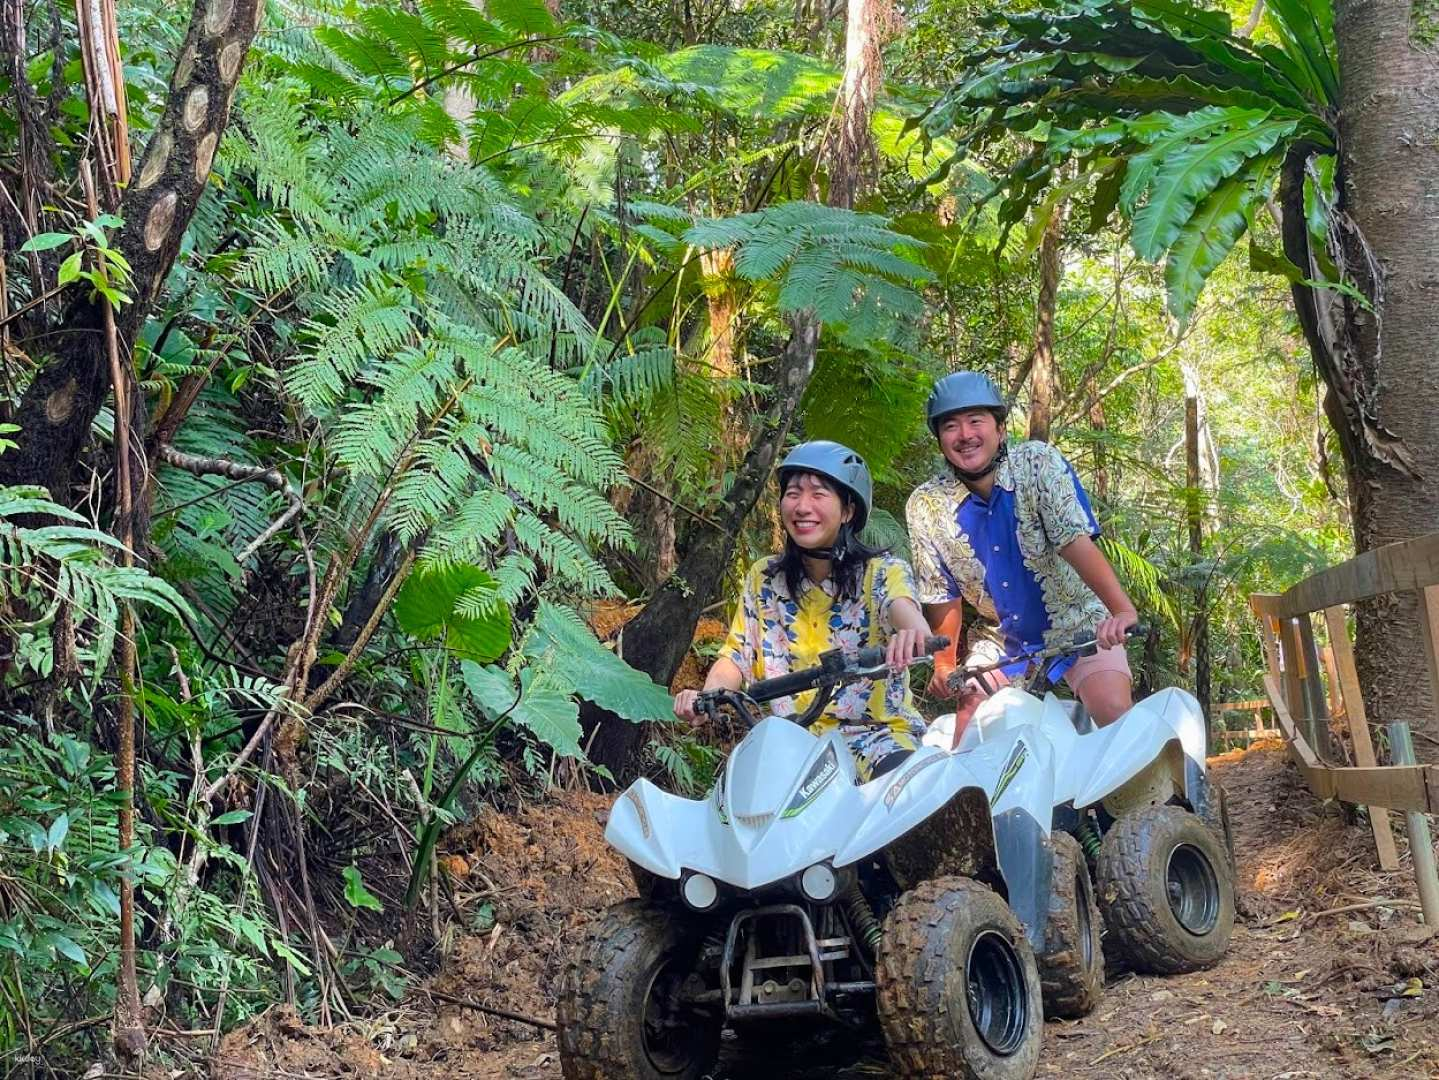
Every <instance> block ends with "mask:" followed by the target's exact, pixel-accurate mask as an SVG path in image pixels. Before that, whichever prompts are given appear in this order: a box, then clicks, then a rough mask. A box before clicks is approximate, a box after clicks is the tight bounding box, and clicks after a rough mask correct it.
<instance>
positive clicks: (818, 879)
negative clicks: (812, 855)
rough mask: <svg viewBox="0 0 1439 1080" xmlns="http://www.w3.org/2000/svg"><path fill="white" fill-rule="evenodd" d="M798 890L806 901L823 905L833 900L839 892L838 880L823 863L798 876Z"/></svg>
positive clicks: (816, 864)
mask: <svg viewBox="0 0 1439 1080" xmlns="http://www.w3.org/2000/svg"><path fill="white" fill-rule="evenodd" d="M799 889H800V892H802V893H804V895H805V897H806V898H807V899H810V900H813V901H814V902H815V903H816V904H823V903H826V902H828V901H830V900H833V899H834V894H835V893H836V892H838V891H839V879H838V878H837V877H835V874H834V871H833V870H831V869H830V868H829V867H828V866H827V865H825V864H824V863H815V864H814V865H813V866H811V867H810V868H809V869H807V870H806V871H805V872H804V873H803V874H801V875H800V876H799Z"/></svg>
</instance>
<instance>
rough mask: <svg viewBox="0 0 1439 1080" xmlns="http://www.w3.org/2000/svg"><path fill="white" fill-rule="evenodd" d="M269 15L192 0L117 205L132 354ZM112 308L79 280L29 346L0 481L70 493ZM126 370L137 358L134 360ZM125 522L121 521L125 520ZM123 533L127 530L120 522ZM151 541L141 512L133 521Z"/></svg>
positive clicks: (103, 364)
mask: <svg viewBox="0 0 1439 1080" xmlns="http://www.w3.org/2000/svg"><path fill="white" fill-rule="evenodd" d="M263 14H264V3H263V0H195V5H194V8H193V10H192V12H191V15H190V29H189V32H188V33H187V34H186V36H185V43H184V45H183V46H182V47H181V50H180V60H179V62H178V63H177V64H176V66H175V72H174V74H173V76H172V77H171V81H170V92H169V97H168V99H167V101H166V103H165V111H164V114H163V115H162V116H161V117H160V120H159V123H158V124H157V125H156V127H155V132H154V134H153V135H152V136H151V138H150V143H149V146H148V147H147V148H146V151H145V156H144V160H143V161H142V162H141V164H140V169H139V171H138V172H137V174H136V177H135V180H134V182H133V183H132V184H130V186H129V187H128V188H127V189H126V191H125V195H124V198H123V199H122V200H121V203H120V209H119V213H120V216H121V217H122V218H123V219H124V221H125V225H124V227H123V229H122V230H121V231H120V235H119V237H118V238H117V239H116V241H115V247H116V248H117V249H118V250H119V251H120V253H121V254H122V255H124V256H125V258H126V259H128V260H129V262H130V265H131V267H132V268H133V269H134V274H135V277H134V283H133V290H132V292H133V295H134V297H135V300H134V303H131V304H129V305H127V306H125V307H124V308H122V309H120V310H119V311H118V312H116V330H117V331H118V337H119V346H120V354H121V355H122V356H124V357H129V356H130V355H131V354H132V352H133V349H134V345H135V339H136V337H137V335H138V334H139V332H140V328H141V326H142V325H143V324H144V321H145V319H146V317H147V316H148V315H149V312H150V309H151V307H152V306H153V305H154V302H155V299H156V297H157V296H158V295H159V292H160V289H161V287H162V286H163V285H164V283H165V278H166V277H167V276H168V275H169V273H170V267H171V266H172V265H173V264H174V262H175V256H176V255H177V254H178V253H179V250H180V239H181V237H182V236H183V235H184V233H185V229H186V227H187V226H188V225H189V224H190V218H191V216H193V214H194V212H195V207H196V206H197V205H199V202H200V195H201V193H202V192H203V191H204V188H205V183H206V181H207V180H208V179H209V176H210V166H211V164H212V163H213V161H214V158H215V148H216V147H217V146H218V145H219V142H220V137H221V135H223V134H224V131H225V126H226V124H227V123H228V122H229V118H230V101H231V98H232V97H233V95H234V92H235V84H236V82H237V81H238V80H239V77H240V68H241V66H242V64H243V63H244V59H245V54H246V52H247V51H248V50H249V47H250V42H251V41H252V40H253V39H254V37H255V32H256V30H257V29H258V27H259V24H260V20H261V18H262V17H263ZM104 325H105V323H104V316H103V313H102V312H101V309H100V307H99V306H98V305H97V304H95V303H93V302H91V301H90V299H89V298H88V295H87V290H86V289H85V288H83V287H76V288H73V289H72V290H71V300H70V301H69V303H68V304H67V305H66V306H65V308H64V311H63V314H62V316H61V318H60V324H59V325H58V326H56V327H54V328H53V329H52V330H51V331H50V332H49V333H47V334H44V335H43V336H41V337H40V338H38V339H37V340H36V341H35V342H34V343H32V344H30V345H29V348H28V351H29V352H30V354H31V355H32V356H36V357H37V358H38V356H39V355H40V354H41V351H42V350H46V351H48V352H49V355H50V360H49V362H48V363H47V364H46V365H45V367H44V369H43V370H42V371H41V372H40V374H39V375H37V376H36V377H35V380H34V382H32V383H31V384H30V386H29V388H28V389H27V390H26V392H25V396H24V397H23V398H22V399H21V402H20V408H19V411H18V414H17V415H16V418H15V420H16V423H18V424H19V425H20V429H21V430H20V432H19V433H18V434H17V435H16V437H15V438H16V442H17V443H18V444H19V445H18V447H16V448H15V449H13V450H11V451H9V452H8V453H6V454H5V455H3V456H0V483H7V484H40V485H43V486H44V487H47V488H49V489H50V492H51V494H52V495H54V496H55V498H56V499H58V500H60V501H61V502H64V501H66V498H65V497H66V494H67V488H68V487H69V484H70V473H71V468H72V466H73V465H74V462H75V460H76V458H77V456H78V455H79V452H80V449H81V447H82V446H83V445H84V444H85V442H86V440H87V439H88V438H89V435H90V425H91V423H92V422H93V421H94V419H95V415H96V413H97V412H98V411H99V409H100V403H101V401H102V400H103V398H104V395H105V392H106V390H107V389H108V387H109V383H110V376H109V358H108V355H107V351H106V344H105V342H106V335H105V330H104ZM127 370H129V365H127ZM126 397H127V398H128V399H129V400H130V401H131V402H132V404H133V411H132V414H131V417H130V427H131V432H132V434H133V435H134V436H135V439H134V444H133V445H132V446H131V448H130V450H131V453H132V455H134V456H135V461H134V468H133V470H132V472H133V475H134V476H136V477H137V478H139V480H138V483H137V488H136V490H135V492H134V501H135V509H136V512H137V513H138V514H141V515H143V513H144V508H145V505H146V501H147V500H146V499H145V498H144V483H143V478H144V477H145V476H146V475H147V470H146V469H145V466H144V460H143V447H142V446H141V445H140V440H141V438H142V437H143V434H144V430H145V405H144V396H143V395H142V394H140V393H136V392H132V393H130V394H128V395H126ZM118 524H119V523H117V525H118ZM116 531H117V533H118V532H120V531H123V530H122V528H120V527H117V530H116ZM134 533H135V536H136V541H137V543H138V544H143V541H144V537H145V533H146V530H145V528H144V527H143V522H138V523H136V526H135V528H134Z"/></svg>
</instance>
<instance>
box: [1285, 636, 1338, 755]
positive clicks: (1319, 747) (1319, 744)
mask: <svg viewBox="0 0 1439 1080" xmlns="http://www.w3.org/2000/svg"><path fill="white" fill-rule="evenodd" d="M1294 622H1295V624H1296V625H1297V626H1298V628H1299V648H1300V650H1301V652H1300V655H1301V656H1302V657H1303V660H1304V669H1303V674H1304V697H1305V699H1306V701H1307V704H1308V708H1307V709H1306V711H1305V718H1306V720H1307V721H1308V728H1309V745H1310V746H1312V747H1313V748H1314V752H1315V753H1316V754H1318V755H1319V757H1320V758H1321V759H1322V760H1324V761H1331V762H1332V761H1333V760H1334V751H1333V750H1332V749H1331V748H1330V745H1329V702H1328V701H1327V700H1326V699H1325V697H1324V686H1323V684H1322V683H1321V682H1320V680H1319V650H1318V649H1317V648H1315V646H1314V617H1313V616H1312V615H1301V616H1299V618H1297V619H1295V620H1294Z"/></svg>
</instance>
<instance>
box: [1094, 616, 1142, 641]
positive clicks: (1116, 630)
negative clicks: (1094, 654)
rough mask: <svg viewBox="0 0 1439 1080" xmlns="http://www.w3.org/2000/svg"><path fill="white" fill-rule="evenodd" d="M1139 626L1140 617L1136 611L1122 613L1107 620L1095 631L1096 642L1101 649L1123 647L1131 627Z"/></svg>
mask: <svg viewBox="0 0 1439 1080" xmlns="http://www.w3.org/2000/svg"><path fill="white" fill-rule="evenodd" d="M1138 625H1139V615H1138V613H1137V612H1134V611H1121V612H1120V613H1119V614H1118V615H1111V616H1110V617H1109V618H1107V619H1105V620H1104V621H1103V622H1102V623H1100V624H1099V626H1098V627H1096V628H1095V631H1094V640H1095V642H1096V643H1097V644H1098V645H1099V647H1100V648H1101V649H1112V648H1114V647H1115V646H1116V645H1119V646H1122V645H1123V644H1124V639H1125V638H1126V637H1127V636H1128V634H1129V630H1130V628H1131V627H1135V626H1138Z"/></svg>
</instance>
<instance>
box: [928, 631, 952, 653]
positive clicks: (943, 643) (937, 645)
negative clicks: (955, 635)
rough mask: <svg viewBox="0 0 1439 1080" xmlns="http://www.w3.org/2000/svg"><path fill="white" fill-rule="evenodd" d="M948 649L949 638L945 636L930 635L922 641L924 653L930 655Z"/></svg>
mask: <svg viewBox="0 0 1439 1080" xmlns="http://www.w3.org/2000/svg"><path fill="white" fill-rule="evenodd" d="M947 648H949V636H948V635H946V634H932V635H930V636H929V637H927V638H925V639H924V651H925V652H927V653H930V654H933V653H937V652H939V650H940V649H947Z"/></svg>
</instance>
